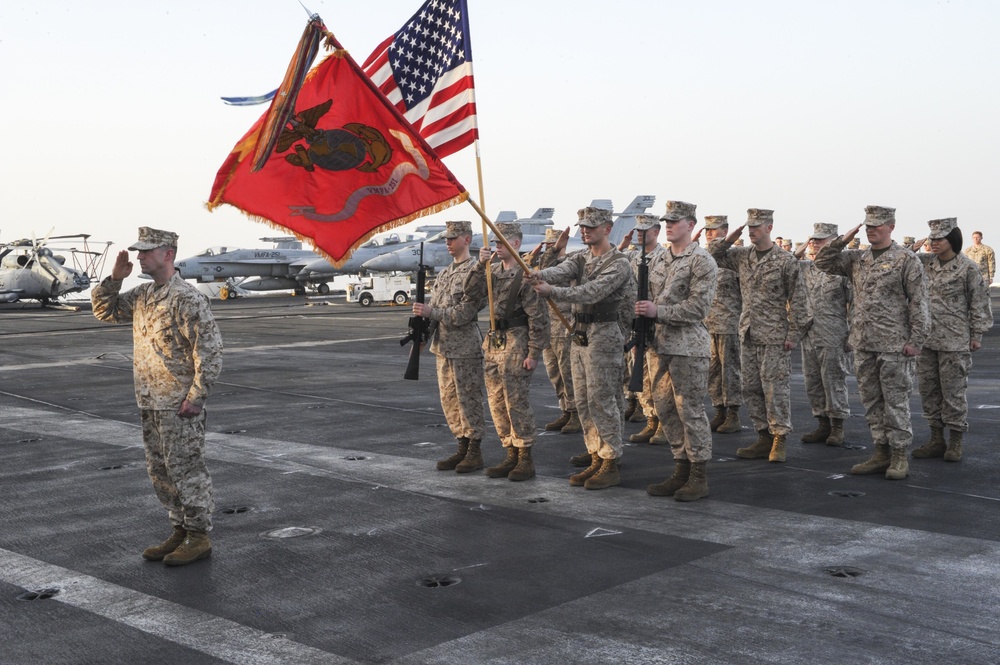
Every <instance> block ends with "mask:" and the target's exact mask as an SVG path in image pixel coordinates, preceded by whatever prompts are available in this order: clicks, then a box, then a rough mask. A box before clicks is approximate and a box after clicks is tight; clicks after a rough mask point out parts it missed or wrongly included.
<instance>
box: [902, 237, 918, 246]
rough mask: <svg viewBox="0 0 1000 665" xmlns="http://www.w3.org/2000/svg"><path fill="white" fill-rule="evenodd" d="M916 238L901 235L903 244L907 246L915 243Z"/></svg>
mask: <svg viewBox="0 0 1000 665" xmlns="http://www.w3.org/2000/svg"><path fill="white" fill-rule="evenodd" d="M916 242H917V239H916V238H914V237H913V236H903V244H904V245H906V246H907V247H909V246H910V245H914V244H916Z"/></svg>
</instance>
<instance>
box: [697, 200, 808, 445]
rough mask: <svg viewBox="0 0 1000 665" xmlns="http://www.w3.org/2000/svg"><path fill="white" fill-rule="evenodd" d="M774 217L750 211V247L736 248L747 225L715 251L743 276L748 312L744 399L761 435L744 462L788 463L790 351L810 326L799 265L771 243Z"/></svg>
mask: <svg viewBox="0 0 1000 665" xmlns="http://www.w3.org/2000/svg"><path fill="white" fill-rule="evenodd" d="M773 220H774V212H773V211H772V210H763V209H758V208H751V209H749V210H748V211H747V223H746V224H745V225H744V226H748V227H749V236H750V243H751V246H750V247H733V242H734V241H735V240H736V239H737V238H738V237H739V236H740V234H741V233H742V232H743V226H740V227H739V228H737V229H736V230H735V231H733V232H732V233H730V234H729V236H727V237H726V238H725V239H724V240H717V241H715V242H714V243H712V245H711V246H710V251H711V253H712V256H713V257H714V258H715V260H716V262H717V263H718V264H719V267H720V268H728V269H730V270H735V271H736V273H737V275H739V281H740V293H741V294H742V295H743V312H742V314H741V316H740V351H741V358H740V365H741V368H742V370H743V400H744V403H745V404H746V405H747V411H748V412H749V413H750V418H751V419H752V420H753V425H754V428H755V429H756V430H757V441H756V442H755V443H754V444H753V445H751V446H748V447H746V448H739V449H738V450H737V451H736V454H737V456H739V457H742V458H745V459H754V458H759V457H767V458H768V460H769V461H771V462H784V461H785V457H786V451H785V437H786V436H787V435H788V433H789V432H791V431H792V419H791V413H790V394H789V379H790V376H791V358H790V356H791V351H792V349H794V348H795V346H796V345H797V344H798V342H799V337H800V335H801V332H802V330H803V328H804V326H805V323H806V317H807V314H808V312H807V307H808V306H807V302H806V290H805V284H804V282H803V281H802V273H801V272H800V270H799V266H798V261H797V260H796V259H795V257H794V256H792V254H790V253H789V252H786V251H784V250H782V249H776V245H775V244H774V243H773V242H772V241H771V229H772V228H773V226H774V222H773Z"/></svg>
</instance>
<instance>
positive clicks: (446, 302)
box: [413, 222, 487, 473]
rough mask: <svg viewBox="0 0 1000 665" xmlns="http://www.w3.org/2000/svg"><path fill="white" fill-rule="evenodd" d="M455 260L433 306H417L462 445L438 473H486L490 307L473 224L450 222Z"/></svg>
mask: <svg viewBox="0 0 1000 665" xmlns="http://www.w3.org/2000/svg"><path fill="white" fill-rule="evenodd" d="M443 236H444V238H445V242H446V243H447V245H448V253H449V254H450V255H451V257H452V262H451V264H449V265H448V267H446V268H445V269H444V270H442V271H441V273H440V274H439V275H438V277H437V279H436V280H435V281H434V290H433V294H432V296H431V301H430V302H429V303H426V304H424V303H418V302H415V303H413V314H414V315H415V316H423V317H426V318H428V319H430V321H431V323H430V327H429V329H428V333H427V334H428V337H429V338H430V339H431V353H433V354H434V355H435V356H437V379H438V392H439V393H440V395H441V408H442V409H443V410H444V415H445V419H446V420H447V421H448V427H449V429H451V433H452V436H454V437H455V438H456V439H457V440H458V448H457V450H456V451H455V453H454V454H452V455H451V456H449V457H447V458H445V459H443V460H441V461H439V462H438V463H437V468H438V470H439V471H452V470H454V471H456V472H458V473H469V472H471V471H476V470H478V469H481V468H483V455H482V449H481V445H482V440H483V434H485V432H486V416H485V412H484V410H483V348H482V345H483V334H482V333H481V332H480V330H479V324H478V318H479V311H480V310H481V309H483V307H485V306H486V303H487V296H486V284H485V276H484V272H483V271H481V270H480V271H476V270H475V267H476V265H477V263H478V262H477V261H476V260H474V259H473V258H472V257H471V256H470V255H469V247H470V246H471V244H472V223H471V222H446V223H445V231H444V234H443Z"/></svg>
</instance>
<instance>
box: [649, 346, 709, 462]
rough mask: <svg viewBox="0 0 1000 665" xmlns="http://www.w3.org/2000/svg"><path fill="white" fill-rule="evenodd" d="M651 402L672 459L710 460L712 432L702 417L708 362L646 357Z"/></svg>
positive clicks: (687, 358) (670, 357)
mask: <svg viewBox="0 0 1000 665" xmlns="http://www.w3.org/2000/svg"><path fill="white" fill-rule="evenodd" d="M649 356H651V357H649V373H650V374H651V375H652V376H653V379H652V383H653V398H654V399H655V400H656V412H657V413H658V414H659V415H660V420H661V422H662V423H663V432H664V434H666V435H667V440H668V441H669V442H670V449H671V452H673V454H674V459H687V460H689V461H691V462H707V461H708V460H710V459H712V430H711V429H710V428H709V426H708V416H706V415H705V390H706V386H707V385H708V365H709V359H708V358H692V357H689V356H661V355H659V354H656V353H652V354H649Z"/></svg>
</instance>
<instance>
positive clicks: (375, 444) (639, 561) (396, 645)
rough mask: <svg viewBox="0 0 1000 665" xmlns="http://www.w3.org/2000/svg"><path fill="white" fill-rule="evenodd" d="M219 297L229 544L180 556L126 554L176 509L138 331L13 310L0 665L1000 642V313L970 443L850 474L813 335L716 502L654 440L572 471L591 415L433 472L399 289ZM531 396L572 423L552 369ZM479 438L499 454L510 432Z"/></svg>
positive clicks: (429, 362) (429, 399) (1, 409)
mask: <svg viewBox="0 0 1000 665" xmlns="http://www.w3.org/2000/svg"><path fill="white" fill-rule="evenodd" d="M998 305H1000V303H998V302H997V299H996V298H994V309H995V310H996V307H997V306H998ZM213 308H214V311H215V313H216V317H217V318H218V320H219V325H220V327H221V329H222V332H223V335H224V338H225V342H226V352H225V361H224V370H223V375H222V378H221V381H220V382H219V383H218V384H217V385H216V387H215V390H214V393H213V395H212V398H211V400H210V402H209V417H208V428H209V431H210V433H209V435H208V451H207V454H208V457H209V468H210V470H211V472H212V475H213V479H214V483H215V500H216V509H217V512H216V515H215V530H214V531H213V532H212V540H213V543H214V551H213V555H212V557H211V558H210V559H207V560H204V561H200V562H198V563H195V564H193V565H190V566H186V567H181V568H175V569H171V568H167V567H164V566H163V565H161V564H159V563H150V562H145V561H143V560H142V559H141V558H140V556H139V553H140V552H141V551H142V549H143V548H144V547H146V546H147V545H150V544H153V543H156V542H159V541H160V540H162V538H163V537H164V536H166V535H167V533H168V532H169V527H168V525H167V521H166V516H165V513H164V511H163V510H162V508H161V507H160V506H159V504H158V502H157V501H156V499H155V497H154V496H153V492H152V489H151V487H150V485H149V480H148V478H147V476H146V471H145V466H144V463H143V456H142V445H141V439H140V430H139V426H138V411H137V408H136V406H135V400H134V393H133V390H132V373H131V328H130V327H128V326H112V325H106V324H102V323H100V322H98V321H96V320H95V319H94V318H93V316H92V315H91V313H90V312H89V311H87V310H84V311H81V312H77V313H67V312H60V311H48V310H44V311H43V310H38V309H37V308H34V307H32V306H29V307H26V308H22V307H21V306H20V305H15V306H9V305H4V306H0V627H2V628H0V664H2V665H12V664H18V665H20V664H29V663H31V664H34V663H39V664H45V665H50V664H54V663H73V664H80V663H88V664H89V663H93V664H98V663H100V664H104V663H183V664H185V665H186V664H189V663H190V664H202V663H205V664H209V663H239V664H244V663H259V664H262V665H264V664H279V663H280V664H290V663H296V664H297V663H401V664H402V663H407V664H410V663H412V664H418V663H456V664H457V663H462V664H467V663H497V664H499V663H629V664H631V663H637V664H638V663H642V664H645V663H692V664H693V663H706V664H707V663H796V664H797V663H906V664H910V663H942V662H944V663H949V664H950V665H951V664H958V663H997V662H1000V530H998V520H997V509H998V507H1000V503H998V502H1000V488H998V487H997V477H998V475H997V469H998V468H1000V449H998V446H997V441H998V439H1000V390H998V381H997V379H998V377H1000V363H998V357H1000V353H998V348H1000V343H998V342H1000V331H993V332H991V333H990V334H989V335H988V336H987V338H986V339H985V340H984V348H983V350H982V351H980V352H979V353H977V354H975V355H974V356H973V363H974V364H973V369H972V378H971V382H970V388H969V402H970V424H971V431H970V433H969V434H968V435H967V437H966V444H965V459H964V460H963V461H962V462H961V463H960V464H948V463H945V462H943V461H941V460H939V459H938V460H915V461H911V462H910V476H909V478H907V479H906V480H903V481H899V482H892V481H887V480H885V479H884V478H882V477H881V476H865V477H858V476H851V475H850V474H849V470H850V467H851V465H852V464H854V463H855V462H857V461H859V460H860V459H862V458H865V457H867V456H868V455H869V454H870V453H871V442H870V439H869V438H868V434H867V432H868V430H867V427H866V425H865V422H864V418H863V415H862V411H861V405H860V402H859V400H858V396H857V390H856V387H855V386H854V384H853V379H852V384H851V404H852V409H853V410H854V414H855V415H854V417H852V418H851V419H850V420H849V421H848V423H847V434H848V443H849V444H851V445H855V446H863V447H864V448H863V449H845V450H841V449H833V448H829V447H827V446H823V445H811V446H805V445H803V444H801V443H799V442H798V435H799V434H801V432H804V431H806V430H808V429H811V428H812V426H813V422H814V421H813V420H812V419H811V417H810V414H809V408H808V405H807V402H806V397H805V394H804V389H803V385H802V375H801V372H800V371H799V370H798V359H797V356H798V352H797V351H796V352H795V354H794V355H795V362H794V370H795V373H794V374H793V378H792V382H793V391H792V392H793V395H792V400H793V405H792V411H793V422H794V425H795V428H796V432H795V433H793V434H792V435H791V436H790V437H789V441H790V445H789V453H788V462H787V463H786V464H784V465H780V464H769V463H768V462H767V461H766V460H753V461H747V460H737V459H736V458H735V450H736V448H738V447H740V446H743V445H747V444H748V443H749V442H751V441H752V440H753V438H754V436H755V435H754V433H753V432H752V429H751V428H749V427H748V425H749V419H748V418H747V417H746V414H745V411H744V412H743V413H742V414H741V415H742V416H743V420H744V425H745V428H744V431H743V432H742V433H741V434H730V435H716V436H715V444H714V446H715V447H714V459H713V461H712V462H711V463H710V464H709V473H708V477H709V484H710V488H711V496H710V497H709V498H707V499H703V500H700V501H696V502H693V503H690V504H682V503H678V502H676V501H673V500H672V499H669V498H652V497H649V496H647V495H646V493H645V487H646V485H647V484H649V483H652V482H659V481H660V480H662V479H663V478H664V477H665V476H666V475H668V473H669V471H670V467H671V466H672V465H671V463H670V459H669V458H670V454H669V450H667V449H666V447H663V446H648V445H629V446H628V447H627V448H626V451H625V456H624V459H623V470H622V473H623V485H622V487H618V488H612V489H609V490H604V491H599V492H592V491H586V490H584V489H582V488H573V487H570V486H569V484H568V482H567V477H568V476H569V475H570V474H571V473H572V472H573V469H572V468H571V467H570V466H569V464H568V458H569V457H570V456H571V455H573V454H576V453H579V452H582V451H583V439H582V435H579V434H577V435H563V434H549V433H544V434H542V435H541V436H540V437H539V439H538V445H537V448H536V452H535V460H536V465H537V467H538V477H536V478H535V479H533V480H529V481H527V482H524V483H512V482H509V481H507V480H506V479H498V480H490V479H487V478H485V477H484V476H483V475H482V474H481V473H475V474H469V475H458V474H455V473H452V472H438V471H436V470H434V461H435V460H437V459H439V458H441V457H444V456H446V455H447V454H449V453H450V452H451V450H452V447H453V440H452V439H451V436H450V434H449V432H448V429H447V427H446V426H445V425H444V418H443V415H442V413H441V408H440V404H439V402H438V395H437V388H436V381H435V373H434V357H433V356H432V355H431V354H430V353H425V354H424V356H423V357H422V364H421V379H420V381H417V382H413V381H403V380H402V374H403V369H404V367H405V364H406V353H407V350H406V349H401V348H400V346H399V344H398V339H399V338H400V336H401V334H402V333H403V332H404V330H405V326H406V319H407V316H408V309H407V308H393V307H386V308H371V309H364V308H361V307H359V306H357V305H354V304H347V303H344V302H343V300H342V299H331V300H329V301H326V302H323V301H307V300H306V299H303V298H290V297H289V298H254V299H244V300H238V301H226V302H218V301H217V302H214V303H213ZM483 327H484V328H485V327H486V326H485V325H483ZM532 403H533V405H534V408H535V415H536V419H537V421H538V424H539V426H541V425H542V424H544V423H545V422H548V421H549V420H551V419H553V418H555V417H556V416H557V415H558V408H557V406H556V400H555V397H554V394H553V391H552V388H551V385H550V384H549V382H548V380H547V378H546V377H545V374H544V370H539V371H536V373H535V376H534V379H533V382H532ZM912 409H913V412H914V431H915V436H916V441H917V444H918V445H919V444H920V443H922V442H923V441H924V440H926V437H927V432H928V429H927V426H926V424H925V422H924V421H923V419H922V418H921V417H920V413H921V411H920V403H919V397H918V396H917V395H916V391H915V394H914V398H913V401H912ZM487 414H488V412H487ZM640 427H641V425H639V424H634V423H628V424H626V435H627V434H630V433H633V432H635V431H637V430H638V429H639V428H640ZM484 450H485V454H486V461H487V464H490V463H495V462H497V461H499V460H500V459H501V457H502V453H501V451H500V445H499V442H498V441H497V439H496V434H495V432H492V431H491V432H490V433H489V434H488V436H487V438H486V441H485V442H484ZM843 493H847V494H858V493H859V495H857V496H841V495H840V494H843ZM830 571H833V572H835V573H838V574H848V576H838V575H834V574H831V572H830ZM850 573H858V575H857V576H850V575H849V574H850ZM434 584H436V586H427V585H434ZM46 588H51V589H58V593H57V594H56V595H55V596H53V597H52V598H49V599H37V600H20V599H18V596H19V595H20V594H23V593H24V592H25V591H37V590H39V589H46Z"/></svg>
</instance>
